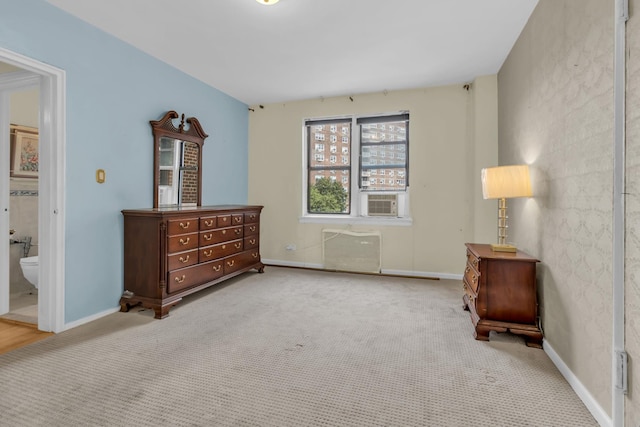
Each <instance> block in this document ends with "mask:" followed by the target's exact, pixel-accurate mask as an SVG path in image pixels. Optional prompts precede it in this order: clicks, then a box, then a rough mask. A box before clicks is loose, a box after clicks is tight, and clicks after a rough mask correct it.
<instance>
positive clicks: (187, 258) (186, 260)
mask: <svg viewBox="0 0 640 427" xmlns="http://www.w3.org/2000/svg"><path fill="white" fill-rule="evenodd" d="M178 259H179V260H180V262H181V263H183V264H185V263H187V262H189V255H187V257H186V258H182V257H180V258H178Z"/></svg>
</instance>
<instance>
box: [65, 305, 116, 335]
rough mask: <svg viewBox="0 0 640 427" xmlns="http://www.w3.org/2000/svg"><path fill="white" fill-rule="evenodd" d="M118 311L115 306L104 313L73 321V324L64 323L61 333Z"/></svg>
mask: <svg viewBox="0 0 640 427" xmlns="http://www.w3.org/2000/svg"><path fill="white" fill-rule="evenodd" d="M118 311H120V306H117V307H115V308H110V309H108V310H105V311H101V312H100V313H96V314H92V315H91V316H87V317H83V318H82V319H78V320H74V321H73V322H69V323H65V324H64V328H63V329H62V331H66V330H69V329H73V328H75V327H77V326H80V325H84V324H85V323H89V322H93V321H94V320H98V319H100V318H101V317H104V316H108V315H110V314H113V313H117V312H118ZM62 331H61V332H62Z"/></svg>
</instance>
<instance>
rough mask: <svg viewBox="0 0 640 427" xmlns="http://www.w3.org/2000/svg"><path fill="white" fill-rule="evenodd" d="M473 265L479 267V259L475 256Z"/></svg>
mask: <svg viewBox="0 0 640 427" xmlns="http://www.w3.org/2000/svg"><path fill="white" fill-rule="evenodd" d="M473 265H474V267H477V266H478V260H477V259H475V258H474V259H473Z"/></svg>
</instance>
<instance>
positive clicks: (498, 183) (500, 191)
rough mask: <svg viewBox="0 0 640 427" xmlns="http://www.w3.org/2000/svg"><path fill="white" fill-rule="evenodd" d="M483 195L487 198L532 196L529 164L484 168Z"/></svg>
mask: <svg viewBox="0 0 640 427" xmlns="http://www.w3.org/2000/svg"><path fill="white" fill-rule="evenodd" d="M482 196H483V197H484V198H485V199H503V198H504V199H508V198H511V197H531V196H532V193H531V179H530V178H529V166H527V165H514V166H497V167H494V168H485V169H482Z"/></svg>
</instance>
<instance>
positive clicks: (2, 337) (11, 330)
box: [0, 318, 53, 354]
mask: <svg viewBox="0 0 640 427" xmlns="http://www.w3.org/2000/svg"><path fill="white" fill-rule="evenodd" d="M50 335H53V332H43V331H39V330H38V326H37V325H34V324H31V323H24V322H20V321H17V320H10V319H2V318H0V354H4V353H8V352H10V351H12V350H15V349H17V348H20V347H24V346H25V345H29V344H32V343H34V342H36V341H40V340H41V339H44V338H46V337H48V336H50Z"/></svg>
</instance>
